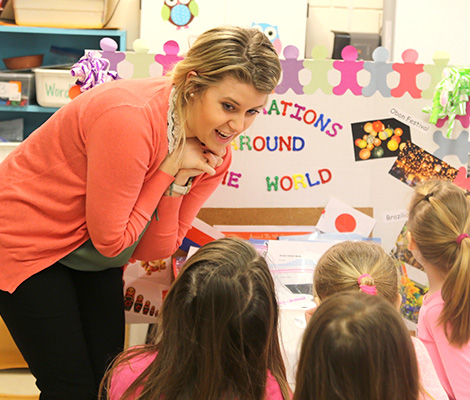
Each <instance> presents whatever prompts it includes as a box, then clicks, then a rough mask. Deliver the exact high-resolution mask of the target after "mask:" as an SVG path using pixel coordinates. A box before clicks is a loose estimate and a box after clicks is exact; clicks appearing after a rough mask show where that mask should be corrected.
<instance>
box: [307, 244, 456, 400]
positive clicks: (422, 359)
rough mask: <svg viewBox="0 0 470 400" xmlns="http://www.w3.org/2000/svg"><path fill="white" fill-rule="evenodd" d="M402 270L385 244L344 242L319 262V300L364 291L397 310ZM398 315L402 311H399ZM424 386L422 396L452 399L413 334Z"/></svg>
mask: <svg viewBox="0 0 470 400" xmlns="http://www.w3.org/2000/svg"><path fill="white" fill-rule="evenodd" d="M398 282H399V279H398V270H397V267H396V265H395V263H394V261H393V259H392V258H391V257H390V256H389V255H388V254H387V253H386V252H385V251H384V249H383V248H382V246H380V245H379V244H377V243H373V242H350V241H346V242H341V243H338V244H335V245H334V246H332V247H330V248H329V249H328V250H327V251H326V252H325V253H324V254H323V255H322V257H320V260H319V261H318V264H317V267H316V269H315V273H314V277H313V292H314V296H315V302H316V303H317V305H318V304H320V303H322V302H323V301H325V300H326V299H327V298H329V297H330V296H332V295H333V294H335V293H340V292H362V293H365V294H368V295H371V296H374V297H375V296H377V297H382V298H384V299H386V300H387V301H388V302H389V303H390V304H391V305H392V306H393V307H394V308H395V309H398V307H399V305H400V301H401V298H400V293H399V286H398ZM397 314H398V310H397ZM412 342H413V344H414V348H415V352H416V356H417V360H418V367H419V374H420V379H421V386H422V388H423V389H424V390H423V391H422V393H421V397H420V398H421V399H435V400H446V399H448V397H447V395H446V393H445V391H444V389H443V388H442V386H441V384H440V383H439V380H438V378H437V375H436V371H435V370H434V367H433V364H432V362H431V359H430V357H429V354H428V352H427V351H426V348H425V347H424V345H423V343H422V342H421V341H420V340H418V339H417V338H416V337H412Z"/></svg>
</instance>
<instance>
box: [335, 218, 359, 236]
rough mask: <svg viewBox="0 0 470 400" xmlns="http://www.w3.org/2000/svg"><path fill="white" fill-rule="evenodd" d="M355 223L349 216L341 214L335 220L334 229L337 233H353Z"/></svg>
mask: <svg viewBox="0 0 470 400" xmlns="http://www.w3.org/2000/svg"><path fill="white" fill-rule="evenodd" d="M356 226H357V223H356V219H355V218H354V217H353V216H352V215H351V214H341V215H338V217H337V218H336V220H335V228H336V230H337V231H338V232H354V229H356Z"/></svg>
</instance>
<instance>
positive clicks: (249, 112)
mask: <svg viewBox="0 0 470 400" xmlns="http://www.w3.org/2000/svg"><path fill="white" fill-rule="evenodd" d="M248 114H250V115H257V114H259V110H248Z"/></svg>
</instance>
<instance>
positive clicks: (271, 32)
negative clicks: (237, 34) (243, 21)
mask: <svg viewBox="0 0 470 400" xmlns="http://www.w3.org/2000/svg"><path fill="white" fill-rule="evenodd" d="M251 27H252V28H256V29H258V30H260V31H261V32H263V33H264V34H265V35H266V36H267V37H268V39H269V40H270V41H271V43H272V44H273V46H274V48H275V49H276V51H277V54H281V50H282V43H281V39H279V31H278V29H277V26H276V25H271V24H265V23H261V24H255V23H253V24H251Z"/></svg>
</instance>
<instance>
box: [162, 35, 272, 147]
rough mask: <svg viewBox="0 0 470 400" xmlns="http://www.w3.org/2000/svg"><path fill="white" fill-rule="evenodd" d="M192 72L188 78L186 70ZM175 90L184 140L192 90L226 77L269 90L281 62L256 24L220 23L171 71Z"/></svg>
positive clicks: (259, 88)
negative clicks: (247, 25) (230, 24)
mask: <svg viewBox="0 0 470 400" xmlns="http://www.w3.org/2000/svg"><path fill="white" fill-rule="evenodd" d="M190 72H195V73H196V75H195V76H194V75H191V77H190V79H188V74H189V73H190ZM170 75H171V77H172V82H173V85H174V87H175V91H176V94H175V96H176V99H175V109H176V113H177V115H178V117H179V120H180V128H181V135H180V137H179V138H178V139H179V140H184V138H185V132H184V126H185V121H186V114H185V108H186V105H187V104H188V101H189V97H190V94H191V93H199V94H200V93H202V92H204V91H205V90H207V89H208V88H209V87H211V86H213V85H214V84H217V83H218V82H219V81H221V80H222V79H224V78H226V77H232V78H235V79H237V80H238V81H240V82H242V83H246V84H249V85H253V86H254V87H255V89H256V90H258V91H259V92H262V93H266V94H270V93H272V91H273V90H274V88H275V87H276V86H277V84H278V82H279V79H280V77H281V64H280V62H279V57H278V55H277V53H276V50H275V48H274V46H273V45H272V43H271V42H270V41H269V39H268V38H267V36H266V35H265V34H264V33H262V32H260V31H259V30H258V29H255V28H242V27H236V26H222V27H217V28H213V29H210V30H208V31H206V32H204V33H203V34H201V35H200V36H199V37H198V38H197V40H196V41H195V42H194V44H193V45H192V46H191V48H190V49H189V51H188V53H187V55H186V57H185V58H184V59H183V60H181V61H179V62H178V63H177V64H176V65H175V67H174V68H173V70H172V71H171V72H170Z"/></svg>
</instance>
